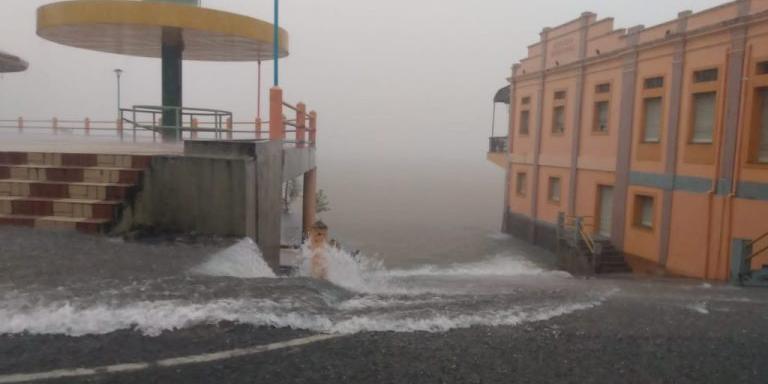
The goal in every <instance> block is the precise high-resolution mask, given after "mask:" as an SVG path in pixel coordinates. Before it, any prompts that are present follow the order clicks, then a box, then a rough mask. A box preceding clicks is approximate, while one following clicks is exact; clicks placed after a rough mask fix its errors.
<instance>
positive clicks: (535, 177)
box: [528, 28, 550, 243]
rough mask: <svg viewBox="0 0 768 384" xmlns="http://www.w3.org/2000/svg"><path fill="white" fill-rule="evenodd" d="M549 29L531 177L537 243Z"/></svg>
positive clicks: (532, 230)
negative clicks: (540, 158)
mask: <svg viewBox="0 0 768 384" xmlns="http://www.w3.org/2000/svg"><path fill="white" fill-rule="evenodd" d="M549 31H550V29H549V28H544V30H542V31H541V44H542V46H543V48H542V53H541V68H540V73H539V89H538V90H537V91H536V137H535V139H534V144H533V165H532V172H531V173H532V175H531V176H532V177H531V223H530V226H529V229H528V240H529V241H530V242H531V243H536V226H537V223H538V216H539V213H538V211H539V157H540V155H541V136H542V134H543V133H544V97H546V95H545V94H544V90H545V87H546V84H547V74H546V70H547V56H548V55H549V50H548V45H549Z"/></svg>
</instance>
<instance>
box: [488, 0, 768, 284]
mask: <svg viewBox="0 0 768 384" xmlns="http://www.w3.org/2000/svg"><path fill="white" fill-rule="evenodd" d="M509 82H510V83H511V86H510V108H509V111H510V122H509V133H508V143H507V145H505V146H499V145H496V148H500V147H503V148H504V156H503V157H504V158H505V161H503V165H504V167H505V168H506V180H507V183H506V186H507V188H506V193H505V214H504V223H503V228H504V230H505V231H506V232H508V233H511V234H515V235H517V236H520V237H524V238H526V239H529V240H530V241H532V242H534V243H536V244H539V245H541V246H544V247H548V248H551V249H554V248H555V247H556V244H557V224H558V217H560V215H561V214H565V215H567V216H570V217H580V218H584V219H585V220H591V221H590V222H591V223H592V225H591V226H590V229H589V230H590V231H591V233H592V235H593V236H596V237H602V238H605V239H609V240H610V242H611V243H612V245H613V246H615V247H616V248H617V249H619V250H621V251H623V253H624V254H625V255H626V256H627V258H628V259H631V260H632V262H631V263H630V264H631V265H632V266H633V269H636V270H637V269H643V268H652V269H662V270H664V271H666V272H668V273H670V274H673V275H680V276H688V277H696V278H705V279H714V280H726V279H727V278H728V276H729V273H730V263H731V261H730V260H731V256H732V244H733V241H734V240H735V239H745V240H751V239H759V238H760V236H761V235H763V234H765V233H767V232H768V1H762V0H738V1H733V2H729V3H726V4H723V5H721V6H718V7H715V8H712V9H708V10H705V11H702V12H698V13H692V12H690V11H686V12H681V13H680V14H679V15H678V18H676V19H674V20H671V21H669V22H666V23H663V24H660V25H656V26H653V27H650V28H646V27H643V26H636V27H633V28H629V29H614V25H613V19H610V18H607V19H598V18H597V16H596V15H595V14H593V13H584V14H582V15H581V17H579V18H578V19H576V20H573V21H570V22H568V23H565V24H563V25H560V26H558V27H555V28H545V29H544V30H543V31H542V32H541V38H540V41H538V42H536V43H535V44H533V45H531V46H529V47H528V56H527V57H525V58H524V59H522V60H521V61H520V62H519V63H518V64H515V65H514V66H513V68H512V76H511V77H510V78H509ZM492 143H493V140H492ZM492 152H493V149H492ZM496 160H498V157H496ZM561 220H562V219H561ZM750 262H751V263H753V265H754V266H755V267H758V266H762V265H763V264H768V257H765V256H760V257H755V258H754V259H752V260H751V261H750Z"/></svg>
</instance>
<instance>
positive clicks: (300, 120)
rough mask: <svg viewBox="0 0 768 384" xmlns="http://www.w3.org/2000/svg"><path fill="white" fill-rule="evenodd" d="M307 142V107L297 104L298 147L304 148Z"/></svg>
mask: <svg viewBox="0 0 768 384" xmlns="http://www.w3.org/2000/svg"><path fill="white" fill-rule="evenodd" d="M306 140H307V106H306V105H305V104H304V103H299V104H296V146H297V147H299V148H303V147H304V146H305V145H306Z"/></svg>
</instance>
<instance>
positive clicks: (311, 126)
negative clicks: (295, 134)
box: [309, 111, 317, 148]
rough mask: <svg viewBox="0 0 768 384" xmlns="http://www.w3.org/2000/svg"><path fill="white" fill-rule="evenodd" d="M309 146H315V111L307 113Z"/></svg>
mask: <svg viewBox="0 0 768 384" xmlns="http://www.w3.org/2000/svg"><path fill="white" fill-rule="evenodd" d="M309 146H311V147H312V148H314V147H316V146H317V112H315V111H312V112H310V113H309Z"/></svg>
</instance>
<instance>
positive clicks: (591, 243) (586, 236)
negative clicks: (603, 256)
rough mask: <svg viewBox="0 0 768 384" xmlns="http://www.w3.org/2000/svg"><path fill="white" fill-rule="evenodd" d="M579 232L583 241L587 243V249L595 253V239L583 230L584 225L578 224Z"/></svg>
mask: <svg viewBox="0 0 768 384" xmlns="http://www.w3.org/2000/svg"><path fill="white" fill-rule="evenodd" d="M579 234H580V235H581V238H582V239H583V240H584V243H586V244H587V248H589V251H590V252H592V254H593V255H594V254H595V239H593V238H592V236H591V235H590V234H588V233H587V232H586V231H585V230H584V226H583V225H580V226H579Z"/></svg>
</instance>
